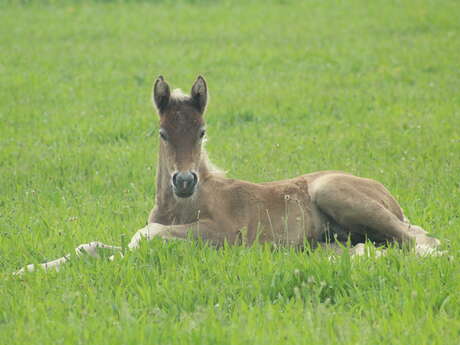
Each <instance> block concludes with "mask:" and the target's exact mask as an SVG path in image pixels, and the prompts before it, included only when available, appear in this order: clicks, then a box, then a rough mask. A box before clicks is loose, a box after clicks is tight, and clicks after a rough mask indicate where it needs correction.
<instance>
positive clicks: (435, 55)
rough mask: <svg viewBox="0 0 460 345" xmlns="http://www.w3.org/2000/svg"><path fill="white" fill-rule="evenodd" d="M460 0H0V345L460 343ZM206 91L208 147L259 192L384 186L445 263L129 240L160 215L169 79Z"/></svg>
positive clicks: (394, 255)
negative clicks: (163, 93)
mask: <svg viewBox="0 0 460 345" xmlns="http://www.w3.org/2000/svg"><path fill="white" fill-rule="evenodd" d="M459 14H460V3H459V2H458V1H455V0H452V1H435V0H432V1H428V0H427V1H421V0H413V1H383V0H375V1H365V0H352V1H302V2H300V1H298V2H297V1H290V0H284V1H283V0H280V1H260V2H259V1H248V2H245V1H241V2H230V1H226V2H220V1H200V0H197V1H180V0H178V1H158V2H152V3H150V2H136V1H133V2H110V1H107V2H104V1H101V2H85V1H82V2H80V1H75V2H70V1H62V2H57V1H56V2H53V1H49V2H47V3H46V4H43V3H42V4H40V2H39V1H31V2H27V1H26V2H24V3H19V2H15V1H7V2H5V1H3V2H1V3H0V80H1V82H0V272H1V273H0V344H2V345H3V344H5V345H6V344H11V345H13V344H147V343H152V344H162V345H163V344H328V345H329V344H363V345H367V344H401V345H407V344H417V345H421V344H430V345H431V344H443V345H446V344H460V262H459V260H458V253H459V250H460V225H459V205H460V179H459V171H460V64H459V62H460V20H459ZM159 74H163V75H165V77H166V78H167V79H168V81H169V82H170V83H171V84H172V85H173V86H175V87H181V88H183V89H184V90H186V91H188V89H189V87H190V86H191V84H192V82H193V80H194V78H195V77H196V75H197V74H203V75H205V77H206V78H207V81H208V85H209V88H210V93H211V103H210V105H209V107H208V113H207V120H208V136H209V141H208V151H209V152H210V156H211V158H212V159H213V161H214V162H215V163H216V164H217V165H218V166H221V167H223V168H224V169H225V170H227V171H228V175H229V176H231V177H234V178H240V179H245V180H251V181H268V180H274V179H281V178H288V177H292V176H296V175H300V174H302V173H306V172H311V171H315V170H322V169H340V170H345V171H349V172H352V173H355V174H358V175H360V176H366V177H372V178H375V179H377V180H379V181H381V182H383V183H384V184H385V185H386V186H387V187H388V188H389V189H390V190H391V191H392V193H393V194H394V195H395V196H396V197H397V198H398V200H399V201H400V203H401V205H402V207H403V208H404V209H405V212H406V214H407V215H408V216H409V218H410V219H411V220H412V222H413V223H415V224H419V225H421V226H422V227H424V228H426V229H427V230H429V231H430V232H431V233H432V234H433V235H435V236H436V237H439V238H440V239H441V240H442V241H443V243H444V245H443V247H444V249H447V250H448V251H449V253H450V256H451V257H447V256H445V257H433V258H421V257H417V256H415V255H412V254H408V253H403V252H401V251H398V250H395V249H392V250H389V254H388V256H387V257H384V258H380V259H375V258H359V259H353V260H351V259H350V258H349V257H348V256H346V255H344V256H342V257H338V258H337V259H336V260H335V261H330V260H328V253H327V252H325V251H316V252H314V253H312V254H310V255H307V254H306V253H302V252H295V251H293V250H291V249H279V250H271V249H270V248H268V247H264V246H255V247H252V248H243V247H234V248H225V249H222V250H215V249H212V248H209V247H207V246H206V245H204V244H196V243H162V242H160V241H152V243H144V245H143V246H142V248H141V249H140V250H139V251H138V252H135V253H131V254H129V255H128V256H127V258H126V259H125V260H122V261H120V262H117V263H110V262H108V261H104V260H100V261H96V260H81V261H73V262H71V263H69V264H68V265H67V266H66V267H65V268H64V269H63V270H62V271H61V272H59V273H56V272H51V273H44V272H37V273H34V274H27V275H25V276H23V277H20V278H18V277H12V276H11V275H10V272H12V271H14V270H16V269H18V268H20V267H21V266H23V265H25V264H27V263H38V262H42V261H46V260H50V259H53V258H56V257H59V256H62V255H63V254H65V253H68V252H70V251H72V250H73V248H74V247H76V246H77V245H78V244H80V243H85V242H89V241H92V240H100V241H103V242H107V243H113V244H120V242H121V238H122V236H125V237H126V238H129V237H130V236H131V235H132V234H133V233H134V232H135V230H137V229H138V228H141V227H142V226H143V225H144V224H145V222H146V219H147V215H148V213H149V211H150V209H151V208H152V206H153V197H154V195H155V170H156V166H155V163H156V150H157V146H158V139H157V129H158V127H157V126H158V125H157V118H156V115H155V114H154V112H153V109H152V105H151V86H152V82H153V80H154V77H155V76H157V75H159Z"/></svg>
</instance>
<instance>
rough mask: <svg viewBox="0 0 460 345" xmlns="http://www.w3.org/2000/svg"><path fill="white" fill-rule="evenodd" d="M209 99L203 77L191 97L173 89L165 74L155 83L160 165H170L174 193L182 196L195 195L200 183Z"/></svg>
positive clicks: (192, 91)
mask: <svg viewBox="0 0 460 345" xmlns="http://www.w3.org/2000/svg"><path fill="white" fill-rule="evenodd" d="M207 98H208V91H207V86H206V81H205V80H204V78H203V77H201V76H199V77H198V78H197V80H196V81H195V83H194V84H193V86H192V90H191V93H190V96H188V95H185V94H183V93H182V92H181V91H180V90H174V91H173V92H171V90H170V88H169V85H168V83H167V82H166V81H165V80H164V79H163V77H162V76H160V77H158V79H157V80H156V81H155V84H154V86H153V101H154V103H155V106H156V108H157V110H158V114H159V116H160V138H161V140H160V151H161V152H162V153H163V154H162V155H161V161H160V164H162V165H163V167H166V169H167V171H168V173H169V175H170V177H171V185H172V188H173V191H174V194H175V195H176V196H178V197H180V198H188V197H190V196H192V195H193V193H194V192H195V191H196V189H197V186H198V183H199V175H198V168H199V164H200V158H201V145H202V143H203V138H204V136H205V125H204V120H203V113H204V111H205V109H206V102H207Z"/></svg>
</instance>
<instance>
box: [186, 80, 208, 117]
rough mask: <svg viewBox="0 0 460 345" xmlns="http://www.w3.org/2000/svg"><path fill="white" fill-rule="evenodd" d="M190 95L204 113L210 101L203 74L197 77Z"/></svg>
mask: <svg viewBox="0 0 460 345" xmlns="http://www.w3.org/2000/svg"><path fill="white" fill-rule="evenodd" d="M190 96H191V97H192V100H193V102H194V103H195V105H196V107H197V108H198V110H199V111H200V112H201V113H203V112H204V110H205V109H206V103H207V102H208V87H207V85H206V80H204V78H203V77H202V76H201V75H199V76H198V78H196V81H195V83H194V84H193V86H192V91H191V92H190Z"/></svg>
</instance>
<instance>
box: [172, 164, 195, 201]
mask: <svg viewBox="0 0 460 345" xmlns="http://www.w3.org/2000/svg"><path fill="white" fill-rule="evenodd" d="M197 182H198V176H196V174H195V173H194V172H192V171H186V172H178V173H175V174H174V175H173V177H172V185H173V189H174V193H175V194H176V195H177V196H178V197H179V198H188V197H189V196H191V195H192V194H193V193H194V192H195V187H196V184H197Z"/></svg>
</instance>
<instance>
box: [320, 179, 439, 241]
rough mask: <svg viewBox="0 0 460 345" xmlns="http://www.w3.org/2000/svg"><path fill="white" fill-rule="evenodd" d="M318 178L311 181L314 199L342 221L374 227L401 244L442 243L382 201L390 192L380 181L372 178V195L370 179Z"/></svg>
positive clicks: (349, 225)
mask: <svg viewBox="0 0 460 345" xmlns="http://www.w3.org/2000/svg"><path fill="white" fill-rule="evenodd" d="M318 182H319V183H316V181H315V182H314V183H313V185H312V200H313V202H314V203H315V205H316V206H318V208H319V209H320V210H321V211H322V212H324V213H325V214H327V215H328V216H330V217H331V218H333V219H334V220H335V221H336V222H337V223H338V224H339V225H341V226H343V227H345V228H348V229H353V230H355V229H358V230H359V229H371V231H374V232H375V234H376V235H377V236H379V237H383V238H385V239H387V240H393V241H396V242H398V243H401V244H402V243H410V244H412V243H414V242H415V244H416V245H417V246H426V247H429V248H435V247H437V246H438V245H439V240H437V239H435V238H432V237H429V236H427V235H426V231H424V230H423V229H422V228H420V227H418V226H415V225H411V224H408V223H406V222H404V219H403V218H402V217H401V218H402V219H400V217H398V216H397V215H396V214H395V213H393V212H391V211H390V210H389V209H388V208H386V207H385V206H384V205H383V204H382V203H381V202H380V200H385V199H388V198H389V197H391V196H390V195H389V194H388V192H386V190H384V189H383V188H381V187H380V186H381V185H379V184H378V183H377V182H373V183H375V188H376V190H373V196H370V193H368V191H369V184H370V182H369V180H364V181H363V183H367V185H366V186H360V184H359V182H360V180H359V179H358V178H355V177H353V178H350V177H344V178H342V177H341V178H333V179H325V180H323V181H321V180H319V181H318ZM379 194H380V195H379ZM376 195H377V197H376ZM379 196H380V197H381V198H380V197H379ZM393 200H394V199H393ZM370 235H372V234H370Z"/></svg>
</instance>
